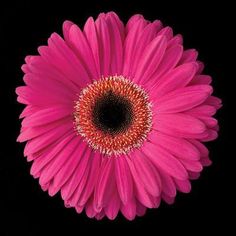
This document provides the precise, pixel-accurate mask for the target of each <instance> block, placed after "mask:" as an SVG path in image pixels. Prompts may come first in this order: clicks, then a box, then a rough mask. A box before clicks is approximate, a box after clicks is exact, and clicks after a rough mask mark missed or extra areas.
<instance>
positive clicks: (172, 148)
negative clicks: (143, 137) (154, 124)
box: [148, 131, 200, 160]
mask: <svg viewBox="0 0 236 236" xmlns="http://www.w3.org/2000/svg"><path fill="white" fill-rule="evenodd" d="M148 140H150V142H151V143H154V144H156V145H161V146H162V147H163V148H165V149H167V150H168V151H169V152H170V153H172V154H173V155H175V156H176V157H178V158H181V159H188V160H199V159H200V152H199V150H198V149H197V148H196V147H195V146H194V145H193V144H191V143H190V142H188V141H187V140H186V139H183V138H180V137H178V138H175V137H172V136H169V135H166V134H163V133H161V132H156V131H153V132H150V133H149V135H148Z"/></svg>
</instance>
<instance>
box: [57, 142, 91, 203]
mask: <svg viewBox="0 0 236 236" xmlns="http://www.w3.org/2000/svg"><path fill="white" fill-rule="evenodd" d="M77 154H78V156H79V159H80V162H79V164H77V166H76V168H75V170H74V172H73V175H72V176H71V177H70V179H69V180H68V182H67V183H66V184H64V185H63V187H62V189H61V196H62V199H63V200H68V199H70V197H71V196H72V195H73V193H74V192H75V190H76V188H77V186H78V185H79V183H80V181H81V179H82V178H83V175H84V172H85V170H86V168H87V165H88V161H89V159H90V155H91V149H90V148H88V146H87V143H84V142H81V143H80V145H79V150H78V153H77Z"/></svg>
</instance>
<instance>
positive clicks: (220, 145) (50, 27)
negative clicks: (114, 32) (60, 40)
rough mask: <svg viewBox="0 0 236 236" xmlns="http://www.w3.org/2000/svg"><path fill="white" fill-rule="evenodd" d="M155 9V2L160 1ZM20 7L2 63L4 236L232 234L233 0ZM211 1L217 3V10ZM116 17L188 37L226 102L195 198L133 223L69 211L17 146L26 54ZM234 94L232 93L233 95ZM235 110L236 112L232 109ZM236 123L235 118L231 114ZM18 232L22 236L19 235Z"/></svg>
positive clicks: (2, 24)
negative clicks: (72, 27) (99, 19)
mask: <svg viewBox="0 0 236 236" xmlns="http://www.w3.org/2000/svg"><path fill="white" fill-rule="evenodd" d="M153 2H154V1H153ZM173 2H174V1H165V3H164V2H163V1H156V2H155V3H152V2H149V1H147V0H146V1H142V2H141V3H139V2H137V1H134V2H132V1H128V0H127V1H124V2H122V1H85V0H84V1H79V0H78V1H74V2H71V1H57V2H54V4H53V3H52V2H50V1H47V2H42V1H31V2H26V1H20V0H19V1H17V2H16V3H15V2H6V3H4V4H3V3H1V6H0V11H1V12H0V17H1V21H0V30H1V31H0V40H1V41H0V47H1V50H0V58H1V79H0V81H1V82H0V89H1V93H0V95H1V103H0V104H1V105H0V111H1V113H0V114H1V120H2V122H1V123H0V127H1V129H0V130H1V131H0V134H1V148H0V152H1V156H0V159H1V166H0V170H1V175H3V177H1V183H2V185H1V196H2V197H3V198H4V199H3V200H2V201H1V204H0V207H1V208H0V214H1V220H0V224H1V227H0V230H1V231H2V230H3V234H1V232H0V235H21V234H22V235H56V233H62V232H65V233H66V235H84V234H85V233H86V234H87V233H91V232H94V233H95V234H100V233H109V234H113V232H116V233H117V232H118V233H126V232H130V233H138V232H140V231H143V232H146V233H147V234H156V235H168V234H169V233H170V232H172V233H174V234H175V235H178V234H180V233H182V234H185V233H187V234H189V235H191V234H193V233H203V234H205V233H206V231H207V232H209V233H211V232H213V231H215V232H219V231H222V232H224V233H225V235H228V233H227V232H228V231H230V229H231V219H233V216H232V217H231V216H230V214H234V206H235V204H234V196H233V193H232V189H233V188H234V185H233V182H234V181H233V174H231V172H230V170H229V168H228V167H229V166H233V164H232V162H233V159H234V158H235V154H234V153H233V152H231V151H232V150H230V148H231V147H233V140H232V141H231V140H230V135H229V133H230V130H232V131H233V129H234V127H233V126H232V127H231V126H230V123H229V118H230V115H229V111H230V110H232V111H233V110H235V107H234V106H233V103H232V104H231V105H230V102H231V101H233V98H234V96H233V95H234V93H233V92H231V91H230V87H231V88H233V87H234V85H233V83H234V81H233V80H235V74H234V73H233V70H234V65H233V63H232V62H233V61H234V63H235V58H233V57H231V56H233V54H235V47H234V42H233V41H234V38H233V31H234V30H235V27H234V26H233V18H234V16H233V10H232V9H233V6H232V5H229V3H228V2H231V1H228V2H227V1H222V2H219V3H218V1H206V0H205V1H202V2H201V1H188V2H185V3H184V2H181V1H176V2H178V3H175V4H173ZM211 2H212V3H211ZM110 10H113V11H116V12H117V13H118V14H119V16H120V17H121V19H122V20H123V21H125V22H126V21H127V20H128V18H129V17H130V16H131V15H132V14H134V13H141V14H143V15H144V16H145V17H146V18H147V19H149V20H155V19H160V20H162V21H163V23H164V24H165V25H170V26H171V27H173V29H174V32H175V33H181V34H182V35H183V36H184V45H185V47H186V48H196V49H197V50H198V51H199V58H200V60H202V61H204V62H205V64H206V69H205V72H206V73H208V74H210V75H212V76H213V79H214V80H213V86H214V87H215V94H216V95H217V96H219V97H221V98H222V99H223V104H224V107H223V109H221V110H220V111H219V113H218V115H217V118H218V119H219V121H220V125H221V130H220V137H219V138H218V140H216V141H215V142H212V143H210V144H208V147H209V149H210V155H211V159H212V160H213V165H212V166H211V167H209V168H206V169H204V171H203V173H202V175H201V177H200V179H199V180H197V181H193V185H192V191H191V193H190V194H180V193H178V195H177V198H176V203H175V204H174V205H171V206H168V205H166V204H165V203H162V204H161V206H160V207H159V209H152V210H148V211H147V214H146V215H145V216H144V217H141V218H136V219H135V220H134V221H132V222H128V221H127V220H125V219H124V218H123V217H122V216H121V215H120V216H119V217H118V218H117V219H116V220H115V221H109V220H107V219H104V220H102V221H96V220H93V219H89V218H87V216H86V215H85V214H84V213H82V214H80V215H78V214H76V212H75V211H74V210H73V209H66V208H64V206H63V202H62V200H61V199H60V196H59V194H58V195H56V196H55V197H53V198H51V197H49V196H48V194H47V193H46V192H43V191H42V190H41V189H40V187H39V184H38V181H37V180H35V179H33V177H31V176H30V174H29V169H30V163H27V162H26V160H25V158H24V157H23V147H24V144H18V143H16V142H15V140H16V137H17V135H18V133H19V129H20V121H19V120H18V116H19V114H20V112H21V110H22V108H23V106H21V105H19V104H17V103H16V95H15V92H14V90H15V87H17V86H19V85H22V84H23V81H22V75H23V73H22V72H21V70H20V66H21V65H22V64H23V60H24V57H25V56H26V55H27V54H36V53H37V51H36V49H37V47H38V46H39V45H42V44H46V40H47V38H48V37H49V35H50V34H51V33H52V32H54V31H56V32H59V33H61V26H62V23H63V21H64V20H66V19H69V20H72V21H74V22H75V23H77V24H78V25H79V26H83V24H84V23H85V20H86V19H87V18H88V17H89V16H91V15H92V16H94V17H96V16H97V15H98V13H100V12H103V11H105V12H106V11H110ZM232 91H233V90H232ZM230 108H231V109H230ZM231 117H232V118H233V113H232V115H231ZM15 230H16V233H14V232H15Z"/></svg>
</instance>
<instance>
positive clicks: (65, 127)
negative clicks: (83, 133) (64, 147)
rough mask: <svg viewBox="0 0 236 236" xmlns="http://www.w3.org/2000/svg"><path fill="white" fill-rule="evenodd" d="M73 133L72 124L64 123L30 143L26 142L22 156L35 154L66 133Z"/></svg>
mask: <svg viewBox="0 0 236 236" xmlns="http://www.w3.org/2000/svg"><path fill="white" fill-rule="evenodd" d="M72 132H73V133H74V130H73V123H72V122H66V123H64V124H62V125H61V126H59V127H58V128H57V129H53V130H50V131H48V132H47V133H45V134H42V135H40V136H38V137H36V138H34V139H32V140H30V141H28V142H27V144H26V146H25V150H24V155H25V156H28V155H29V154H32V153H36V152H38V151H40V150H41V149H43V148H45V147H46V146H48V145H50V144H51V143H53V142H56V141H57V140H58V139H59V138H60V137H62V136H64V135H66V133H72Z"/></svg>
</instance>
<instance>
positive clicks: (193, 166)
mask: <svg viewBox="0 0 236 236" xmlns="http://www.w3.org/2000/svg"><path fill="white" fill-rule="evenodd" d="M181 163H182V164H183V166H184V167H185V168H186V169H187V170H188V171H193V172H200V171H202V169H203V167H202V165H201V163H200V161H192V160H186V159H182V160H181Z"/></svg>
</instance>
